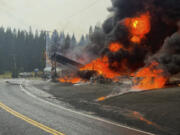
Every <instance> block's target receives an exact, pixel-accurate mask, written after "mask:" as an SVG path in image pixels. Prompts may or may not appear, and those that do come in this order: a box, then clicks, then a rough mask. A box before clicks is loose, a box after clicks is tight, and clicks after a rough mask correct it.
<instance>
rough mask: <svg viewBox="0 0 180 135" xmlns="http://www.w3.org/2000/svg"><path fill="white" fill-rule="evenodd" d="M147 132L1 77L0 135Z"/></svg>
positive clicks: (139, 134)
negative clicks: (51, 100) (62, 104)
mask: <svg viewBox="0 0 180 135" xmlns="http://www.w3.org/2000/svg"><path fill="white" fill-rule="evenodd" d="M49 134H54V135H148V133H145V132H141V131H139V130H135V129H132V128H128V127H124V126H121V125H117V124H113V123H111V122H106V121H102V120H99V119H98V118H97V119H96V118H91V117H87V116H86V115H81V114H80V113H74V112H73V111H68V110H64V109H60V108H57V107H55V106H52V105H51V104H47V103H46V102H42V101H41V100H38V99H37V98H33V97H31V96H29V95H27V94H26V93H24V92H22V90H21V87H20V86H19V85H10V84H7V83H6V82H5V81H4V80H0V135H49Z"/></svg>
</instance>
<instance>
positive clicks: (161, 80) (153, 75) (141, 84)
mask: <svg viewBox="0 0 180 135" xmlns="http://www.w3.org/2000/svg"><path fill="white" fill-rule="evenodd" d="M164 72H165V71H164V70H163V69H160V68H159V63H158V62H155V61H154V62H152V63H151V64H150V65H149V66H147V67H144V68H142V69H140V70H139V71H138V72H137V73H136V74H135V76H134V79H133V83H134V84H135V85H134V86H133V89H137V90H150V89H158V88H163V87H164V85H165V84H166V82H167V80H168V78H167V77H165V75H164Z"/></svg>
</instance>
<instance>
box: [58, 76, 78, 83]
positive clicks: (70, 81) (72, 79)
mask: <svg viewBox="0 0 180 135" xmlns="http://www.w3.org/2000/svg"><path fill="white" fill-rule="evenodd" d="M80 81H81V78H78V77H74V78H68V77H64V78H59V82H62V83H73V84H75V83H79V82H80Z"/></svg>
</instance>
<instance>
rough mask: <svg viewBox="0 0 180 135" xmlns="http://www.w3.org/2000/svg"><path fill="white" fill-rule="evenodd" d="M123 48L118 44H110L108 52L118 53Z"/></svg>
mask: <svg viewBox="0 0 180 135" xmlns="http://www.w3.org/2000/svg"><path fill="white" fill-rule="evenodd" d="M121 48H123V46H122V45H121V44H119V43H112V44H110V45H109V50H110V51H111V52H118V51H119V50H120V49H121Z"/></svg>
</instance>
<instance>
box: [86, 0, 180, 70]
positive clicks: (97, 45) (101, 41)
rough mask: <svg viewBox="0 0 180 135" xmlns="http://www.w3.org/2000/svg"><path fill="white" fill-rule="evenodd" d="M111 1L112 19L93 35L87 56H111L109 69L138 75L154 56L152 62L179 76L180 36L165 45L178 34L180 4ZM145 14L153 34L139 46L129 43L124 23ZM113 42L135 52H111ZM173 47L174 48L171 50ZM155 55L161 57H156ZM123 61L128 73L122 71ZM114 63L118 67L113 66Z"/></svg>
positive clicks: (155, 0) (177, 0)
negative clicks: (149, 58) (160, 64)
mask: <svg viewBox="0 0 180 135" xmlns="http://www.w3.org/2000/svg"><path fill="white" fill-rule="evenodd" d="M111 1H112V7H110V8H109V9H108V10H109V12H110V13H111V16H110V17H109V18H107V19H106V20H105V22H104V23H103V25H102V30H100V32H98V33H97V32H95V33H94V35H92V37H93V40H91V41H92V43H91V44H90V45H89V46H88V47H87V48H86V49H87V50H88V52H89V53H91V54H96V56H104V55H106V56H108V58H109V68H111V69H112V70H114V71H116V72H135V71H137V70H138V69H139V68H141V67H143V66H145V64H146V63H145V61H146V59H147V58H148V57H149V56H153V55H154V56H153V59H156V60H157V61H158V62H160V63H162V64H163V65H165V67H166V68H167V70H168V72H170V73H176V72H179V69H180V68H179V63H180V57H179V55H178V53H179V49H180V48H179V46H180V40H179V36H178V34H174V35H173V36H172V37H170V38H168V39H167V40H166V41H165V43H164V40H165V39H166V38H167V37H168V36H170V35H172V34H173V33H175V32H176V31H177V21H178V20H180V0H111ZM146 12H148V13H149V14H150V23H151V30H150V32H149V33H148V34H147V35H145V38H143V40H142V41H141V43H140V44H139V45H137V44H136V43H132V42H131V41H130V38H129V35H130V32H129V30H128V29H127V27H126V26H125V25H124V24H122V23H121V22H122V21H123V20H124V19H126V18H129V17H130V18H132V17H138V16H139V15H141V14H143V13H146ZM113 42H117V43H121V44H122V45H123V46H124V48H128V47H129V46H133V49H132V51H131V53H129V52H128V51H125V50H122V49H121V50H119V51H118V52H111V51H110V50H109V49H108V46H109V44H111V43H113ZM163 43H164V46H163ZM162 46H163V47H162ZM171 46H174V48H173V49H171V50H169V49H170V48H171ZM161 48H162V49H161ZM160 49H161V50H160ZM156 53H158V54H157V55H155V54H156ZM170 55H171V57H170ZM124 59H127V62H126V64H125V66H126V67H128V68H127V69H126V70H128V71H124V70H123V71H122V69H121V66H122V61H123V60H124ZM114 62H117V63H118V64H116V65H115V66H114V64H113V63H114Z"/></svg>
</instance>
